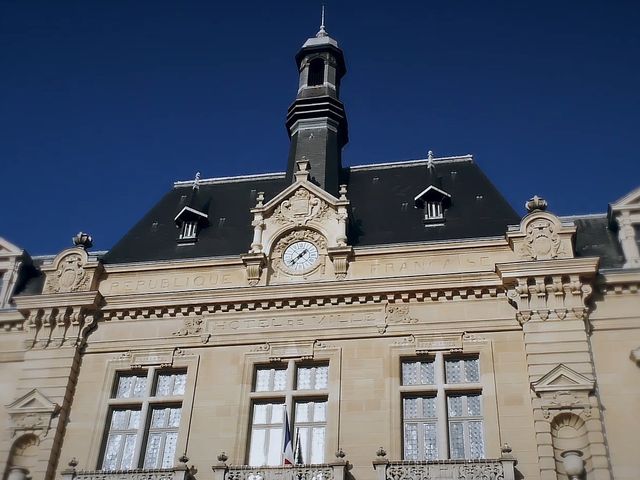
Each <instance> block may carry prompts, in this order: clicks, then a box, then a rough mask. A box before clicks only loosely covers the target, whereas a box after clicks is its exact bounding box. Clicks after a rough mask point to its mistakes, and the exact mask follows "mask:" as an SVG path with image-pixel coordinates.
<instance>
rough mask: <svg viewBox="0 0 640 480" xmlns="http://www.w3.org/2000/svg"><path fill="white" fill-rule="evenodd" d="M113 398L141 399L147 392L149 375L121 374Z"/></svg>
mask: <svg viewBox="0 0 640 480" xmlns="http://www.w3.org/2000/svg"><path fill="white" fill-rule="evenodd" d="M117 379H118V380H117V382H116V387H115V392H114V393H113V398H140V397H143V396H145V395H146V392H147V375H146V373H145V374H139V375H138V374H134V375H130V374H120V375H118V377H117Z"/></svg>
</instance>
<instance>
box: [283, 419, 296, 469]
mask: <svg viewBox="0 0 640 480" xmlns="http://www.w3.org/2000/svg"><path fill="white" fill-rule="evenodd" d="M282 457H283V458H282V464H283V465H291V466H293V463H294V458H293V444H292V443H291V430H290V429H289V417H288V416H287V410H286V408H285V411H284V447H283V449H282Z"/></svg>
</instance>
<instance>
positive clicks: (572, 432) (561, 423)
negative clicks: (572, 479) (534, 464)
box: [551, 412, 591, 480]
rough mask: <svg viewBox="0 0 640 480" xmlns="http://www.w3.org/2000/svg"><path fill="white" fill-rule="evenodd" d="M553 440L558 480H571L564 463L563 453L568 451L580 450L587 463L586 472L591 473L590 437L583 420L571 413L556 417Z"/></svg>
mask: <svg viewBox="0 0 640 480" xmlns="http://www.w3.org/2000/svg"><path fill="white" fill-rule="evenodd" d="M551 440H552V443H553V456H554V458H555V461H556V471H557V472H558V480H567V479H568V478H569V477H568V476H567V474H566V472H565V469H564V464H563V462H562V452H564V451H566V450H580V451H581V452H582V454H583V456H582V459H583V460H584V462H585V470H586V471H587V472H589V470H590V466H591V452H590V448H589V436H588V431H587V426H586V424H585V422H584V420H582V418H580V417H579V416H578V415H576V414H575V413H570V412H563V413H560V414H558V415H556V417H554V419H553V421H552V422H551Z"/></svg>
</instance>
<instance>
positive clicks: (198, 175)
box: [193, 172, 200, 190]
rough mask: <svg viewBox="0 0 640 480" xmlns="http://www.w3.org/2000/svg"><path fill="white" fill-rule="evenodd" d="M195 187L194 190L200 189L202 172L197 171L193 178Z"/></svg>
mask: <svg viewBox="0 0 640 480" xmlns="http://www.w3.org/2000/svg"><path fill="white" fill-rule="evenodd" d="M193 189H194V190H198V189H200V172H196V176H195V178H194V179H193Z"/></svg>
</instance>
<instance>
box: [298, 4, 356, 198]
mask: <svg viewBox="0 0 640 480" xmlns="http://www.w3.org/2000/svg"><path fill="white" fill-rule="evenodd" d="M324 21H325V8H324V5H323V6H322V16H321V17H320V30H319V31H318V33H317V34H316V35H315V36H314V37H311V38H308V39H307V41H306V42H304V44H303V45H302V48H301V49H300V51H299V52H298V54H297V55H296V64H297V66H298V72H299V74H300V76H299V82H298V94H297V95H296V99H295V100H294V102H293V104H292V105H291V107H289V110H288V112H287V123H286V126H287V130H288V132H289V138H290V139H291V145H290V148H289V160H288V166H287V179H288V181H290V182H295V179H296V176H297V171H298V168H297V165H298V162H299V161H301V160H305V161H306V162H308V164H309V169H308V171H309V173H308V175H309V180H310V181H312V182H314V183H315V184H316V185H319V186H320V187H321V188H323V189H324V190H326V191H327V192H329V193H331V194H332V195H339V187H340V182H341V180H340V177H341V175H342V147H344V146H345V144H346V143H347V142H348V127H347V117H346V114H345V111H344V106H343V105H342V102H341V101H340V95H339V92H340V80H341V79H342V77H343V76H344V74H345V73H346V67H345V64H344V55H343V53H342V50H340V47H339V46H338V42H337V41H336V40H335V39H333V38H331V37H330V36H329V34H328V33H327V31H326V29H325V23H324Z"/></svg>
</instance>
